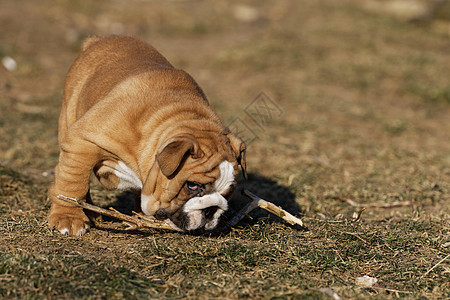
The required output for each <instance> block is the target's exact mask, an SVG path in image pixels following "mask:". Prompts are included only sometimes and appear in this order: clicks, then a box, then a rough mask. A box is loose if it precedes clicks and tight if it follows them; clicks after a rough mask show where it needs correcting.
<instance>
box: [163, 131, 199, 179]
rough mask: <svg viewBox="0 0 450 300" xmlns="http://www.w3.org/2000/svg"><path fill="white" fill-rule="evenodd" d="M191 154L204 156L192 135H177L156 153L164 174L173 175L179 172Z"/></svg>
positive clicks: (193, 156) (197, 156) (195, 156)
mask: <svg viewBox="0 0 450 300" xmlns="http://www.w3.org/2000/svg"><path fill="white" fill-rule="evenodd" d="M189 155H192V158H200V157H202V156H203V152H202V150H201V149H200V146H199V144H198V141H197V139H196V138H195V137H193V136H191V135H177V136H174V137H172V138H170V139H168V140H167V141H166V142H165V143H164V144H163V145H162V146H161V148H160V149H159V151H158V154H157V155H156V161H157V162H158V165H159V168H160V169H161V172H162V173H163V174H164V176H166V177H171V176H174V175H175V173H177V171H178V169H179V167H180V166H181V164H182V163H183V162H184V160H185V159H186V158H187V157H188V156H189Z"/></svg>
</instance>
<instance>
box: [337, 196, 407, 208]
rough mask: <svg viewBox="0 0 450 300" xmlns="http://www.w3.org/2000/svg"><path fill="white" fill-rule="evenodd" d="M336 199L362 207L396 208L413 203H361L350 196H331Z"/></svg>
mask: <svg viewBox="0 0 450 300" xmlns="http://www.w3.org/2000/svg"><path fill="white" fill-rule="evenodd" d="M330 198H331V199H334V200H339V201H342V202H346V203H348V204H350V205H351V206H354V207H361V208H394V207H402V206H409V205H411V204H412V203H411V201H394V202H392V203H365V204H361V203H358V202H355V201H353V200H352V199H349V198H342V197H330Z"/></svg>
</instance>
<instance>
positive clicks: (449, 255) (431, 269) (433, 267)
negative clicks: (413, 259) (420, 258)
mask: <svg viewBox="0 0 450 300" xmlns="http://www.w3.org/2000/svg"><path fill="white" fill-rule="evenodd" d="M449 257H450V254H448V255H447V256H446V257H444V258H443V259H441V260H440V261H439V262H438V263H437V264H435V265H434V266H432V267H431V268H430V269H429V270H428V271H426V272H425V274H423V275H422V277H420V278H424V277H425V276H427V275H428V274H429V273H430V272H431V271H433V270H434V269H435V268H436V267H437V266H439V265H440V264H441V263H443V262H444V261H445V260H446V259H447V258H449Z"/></svg>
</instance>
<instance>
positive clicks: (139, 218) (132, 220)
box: [57, 189, 304, 230]
mask: <svg viewBox="0 0 450 300" xmlns="http://www.w3.org/2000/svg"><path fill="white" fill-rule="evenodd" d="M242 193H243V194H244V195H245V196H247V197H249V198H250V199H252V201H251V202H250V203H248V204H247V205H246V206H245V207H244V208H242V209H241V210H240V211H239V212H238V213H237V214H236V215H235V216H234V217H233V218H232V219H231V220H229V221H228V222H227V226H228V227H233V226H235V225H236V224H237V223H239V222H240V221H241V220H242V219H243V218H244V217H245V216H246V215H247V214H248V213H250V212H251V211H252V210H254V209H256V208H258V207H259V208H262V209H265V210H267V211H268V212H270V213H272V214H275V215H276V216H278V217H280V218H282V219H283V220H285V221H286V222H288V223H289V224H291V225H299V226H301V227H304V225H303V222H302V220H300V219H299V218H297V217H295V216H293V215H291V214H290V213H288V212H287V211H285V210H284V209H282V208H281V207H278V206H276V205H275V204H273V203H271V202H268V201H266V200H264V199H261V198H260V197H258V196H256V195H255V194H253V193H252V192H250V191H247V190H245V189H244V190H243V191H242ZM57 198H58V199H60V200H62V201H65V202H67V203H70V204H72V205H76V206H79V207H81V208H83V209H86V210H89V211H93V212H96V213H98V214H101V215H104V216H108V217H112V218H115V219H118V220H122V221H123V223H125V224H126V225H127V226H128V227H127V228H126V230H139V229H142V228H156V229H166V230H174V229H173V228H172V227H171V226H170V225H169V224H167V223H165V222H164V221H160V220H157V219H155V218H154V217H152V216H144V215H141V214H137V213H135V212H133V214H134V215H133V216H129V215H125V214H122V213H120V212H118V211H117V210H115V209H114V208H112V207H110V208H109V210H108V209H104V208H101V207H98V206H95V205H92V204H89V203H86V202H83V201H80V200H78V199H76V198H71V197H67V196H63V195H58V196H57Z"/></svg>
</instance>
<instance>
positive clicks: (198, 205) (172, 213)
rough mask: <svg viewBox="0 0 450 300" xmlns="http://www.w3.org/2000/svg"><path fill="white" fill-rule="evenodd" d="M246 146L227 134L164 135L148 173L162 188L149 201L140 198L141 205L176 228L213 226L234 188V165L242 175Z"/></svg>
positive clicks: (244, 167) (191, 228)
mask: <svg viewBox="0 0 450 300" xmlns="http://www.w3.org/2000/svg"><path fill="white" fill-rule="evenodd" d="M245 150H246V148H245V144H244V143H243V142H242V140H241V139H239V138H238V137H236V136H234V135H233V134H231V133H228V134H223V135H212V134H206V136H205V135H204V136H199V135H198V134H196V136H194V135H192V134H181V135H176V136H173V137H171V138H169V139H168V140H167V141H166V142H165V143H164V144H163V145H162V146H161V147H160V149H159V151H158V154H157V157H156V160H157V166H158V168H159V170H158V172H157V174H156V178H153V179H156V180H155V184H156V185H157V186H159V187H162V188H159V189H155V193H154V194H153V195H152V197H151V200H153V201H148V199H142V200H143V201H142V210H143V211H144V212H145V213H147V214H150V215H154V216H155V217H156V218H157V219H160V220H165V221H166V222H167V223H169V224H170V225H171V226H172V227H173V228H175V229H177V230H180V231H193V230H197V229H203V230H212V229H214V228H215V227H216V226H217V224H218V223H219V219H220V217H221V215H222V214H223V213H224V212H225V211H226V210H227V209H228V200H229V199H230V198H231V196H232V195H233V193H234V191H235V189H236V185H237V176H238V165H240V166H241V168H242V171H243V175H244V177H247V174H246V163H245ZM158 190H159V192H158ZM143 197H144V195H143Z"/></svg>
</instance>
